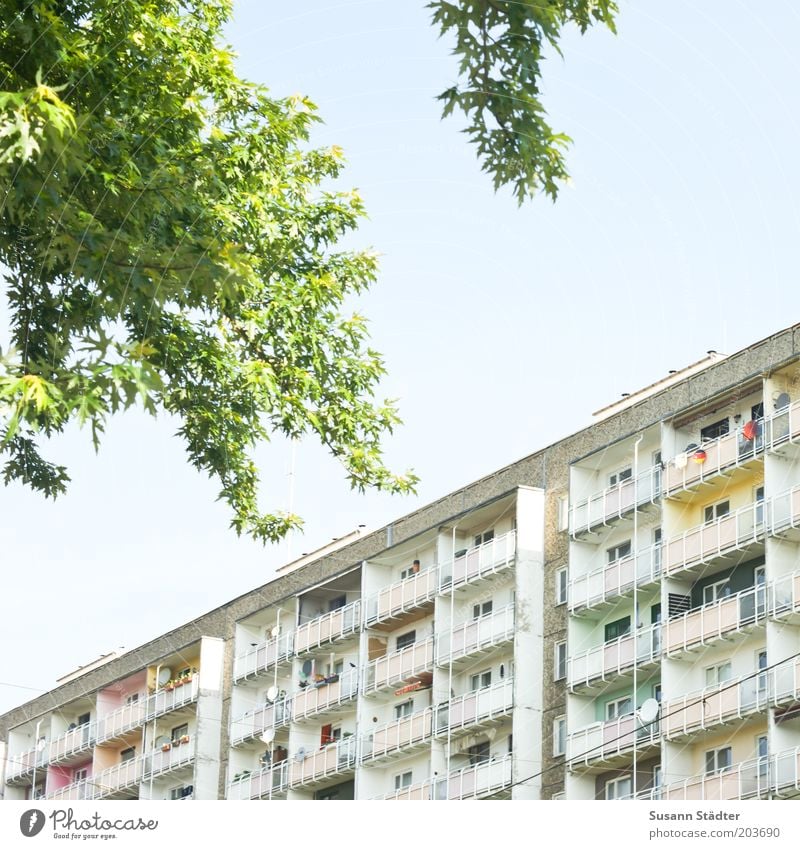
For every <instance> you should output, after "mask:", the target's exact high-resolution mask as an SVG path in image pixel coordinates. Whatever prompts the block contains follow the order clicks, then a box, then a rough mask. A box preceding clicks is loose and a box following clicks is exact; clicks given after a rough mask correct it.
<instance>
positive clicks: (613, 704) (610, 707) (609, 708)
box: [604, 696, 633, 722]
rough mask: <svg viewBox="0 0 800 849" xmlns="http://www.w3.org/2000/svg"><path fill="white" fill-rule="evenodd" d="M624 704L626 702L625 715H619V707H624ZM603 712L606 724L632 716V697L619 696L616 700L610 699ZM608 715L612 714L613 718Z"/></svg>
mask: <svg viewBox="0 0 800 849" xmlns="http://www.w3.org/2000/svg"><path fill="white" fill-rule="evenodd" d="M625 702H627V710H626V711H625V713H620V712H619V708H620V705H624V704H625ZM604 712H605V715H606V719H605V721H606V722H613V721H614V720H615V719H622V717H623V716H631V715H632V714H633V697H632V696H620V697H619V698H618V699H611V700H610V701H608V702H606V704H605V711H604ZM610 714H613V716H612V715H610Z"/></svg>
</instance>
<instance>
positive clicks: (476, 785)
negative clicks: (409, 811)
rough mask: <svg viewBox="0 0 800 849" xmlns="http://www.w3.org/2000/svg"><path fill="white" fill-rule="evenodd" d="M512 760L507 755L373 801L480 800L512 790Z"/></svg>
mask: <svg viewBox="0 0 800 849" xmlns="http://www.w3.org/2000/svg"><path fill="white" fill-rule="evenodd" d="M511 761H512V755H511V754H510V753H509V754H507V755H503V756H502V757H499V758H492V759H491V760H488V761H484V762H483V763H479V764H475V765H473V766H466V767H464V768H463V769H457V770H453V771H452V772H450V773H449V774H448V775H447V776H444V777H442V778H428V779H426V780H425V781H420V782H418V783H416V784H412V785H410V786H409V787H402V788H401V789H399V790H395V791H394V793H387V794H386V795H384V796H378V797H376V798H378V799H385V800H391V801H430V800H436V799H439V800H442V799H481V798H483V797H486V796H490V795H493V794H495V793H500V792H502V791H503V790H509V789H510V788H511V784H512V778H511Z"/></svg>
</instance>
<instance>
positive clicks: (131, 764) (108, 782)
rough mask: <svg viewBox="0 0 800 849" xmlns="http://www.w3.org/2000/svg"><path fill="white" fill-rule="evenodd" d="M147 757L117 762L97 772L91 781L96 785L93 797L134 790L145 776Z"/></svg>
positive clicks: (100, 797) (98, 797) (97, 797)
mask: <svg viewBox="0 0 800 849" xmlns="http://www.w3.org/2000/svg"><path fill="white" fill-rule="evenodd" d="M144 766H145V759H144V757H142V756H139V757H136V758H131V759H130V760H129V761H123V762H122V763H118V764H115V765H114V766H112V767H109V768H108V769H104V770H103V771H102V772H96V773H95V774H94V775H93V776H92V778H91V782H92V784H93V785H94V787H93V793H92V798H94V799H102V798H104V797H106V796H113V795H114V794H115V793H121V792H125V791H128V790H132V789H133V787H135V786H136V785H138V784H140V783H141V781H142V777H143V776H144Z"/></svg>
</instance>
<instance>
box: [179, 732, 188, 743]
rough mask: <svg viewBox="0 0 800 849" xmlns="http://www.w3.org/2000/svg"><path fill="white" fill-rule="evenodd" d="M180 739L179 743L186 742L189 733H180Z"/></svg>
mask: <svg viewBox="0 0 800 849" xmlns="http://www.w3.org/2000/svg"><path fill="white" fill-rule="evenodd" d="M180 740H181V743H188V742H189V735H188V734H183V735H181V738H180Z"/></svg>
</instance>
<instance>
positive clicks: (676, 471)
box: [664, 419, 764, 495]
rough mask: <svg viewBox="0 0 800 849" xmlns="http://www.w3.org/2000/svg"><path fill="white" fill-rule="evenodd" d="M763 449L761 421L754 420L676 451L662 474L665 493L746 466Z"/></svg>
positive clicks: (695, 485) (762, 424) (673, 491)
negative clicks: (692, 446) (698, 443)
mask: <svg viewBox="0 0 800 849" xmlns="http://www.w3.org/2000/svg"><path fill="white" fill-rule="evenodd" d="M748 437H749V438H748ZM763 452H764V420H763V419H758V420H756V421H755V424H753V423H751V422H745V423H744V424H743V425H742V426H741V427H737V428H736V429H735V430H733V431H731V432H730V433H726V434H725V435H724V436H720V437H718V438H717V439H712V440H709V441H708V442H704V443H703V444H702V445H699V446H697V448H696V449H692V450H690V451H686V452H683V453H681V454H678V455H677V456H676V457H675V458H674V459H672V460H670V461H669V463H667V466H666V470H665V473H664V476H665V480H666V491H667V495H674V494H675V493H677V492H680V491H681V490H689V489H693V488H695V487H697V486H698V485H699V484H701V483H703V482H704V481H707V480H709V479H710V478H713V477H715V476H716V475H719V474H721V473H722V472H724V471H727V472H730V470H731V469H734V468H736V467H737V466H746V465H750V464H751V463H752V462H753V460H755V459H756V458H758V457H760V456H761V455H762V454H763ZM698 460H700V462H698Z"/></svg>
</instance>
